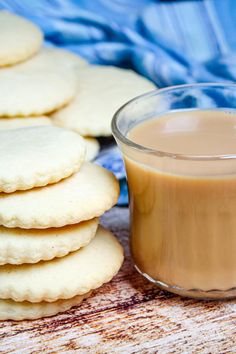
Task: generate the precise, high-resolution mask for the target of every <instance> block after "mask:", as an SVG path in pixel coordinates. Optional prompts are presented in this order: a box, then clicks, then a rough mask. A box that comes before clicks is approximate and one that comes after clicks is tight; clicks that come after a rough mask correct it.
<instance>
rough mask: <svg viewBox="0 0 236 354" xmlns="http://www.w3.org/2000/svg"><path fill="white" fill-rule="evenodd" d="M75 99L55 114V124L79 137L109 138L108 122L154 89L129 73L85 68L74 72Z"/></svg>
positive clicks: (112, 68) (151, 84) (147, 81)
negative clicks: (76, 81)
mask: <svg viewBox="0 0 236 354" xmlns="http://www.w3.org/2000/svg"><path fill="white" fill-rule="evenodd" d="M77 77H78V90H77V95H76V98H75V99H74V100H73V101H72V102H71V103H70V104H69V105H68V106H66V107H64V108H62V109H61V110H59V111H57V112H55V113H54V114H53V115H52V117H53V118H54V122H55V124H57V125H59V126H62V127H65V128H68V129H71V130H75V131H77V132H78V133H80V134H81V135H88V136H109V135H111V120H112V117H113V115H114V113H115V112H116V110H117V109H118V108H120V107H121V106H122V105H123V104H124V103H126V102H127V101H129V100H130V99H131V98H134V97H135V96H138V95H140V94H143V93H145V92H147V91H150V90H153V89H155V85H154V84H153V83H152V82H151V81H149V80H147V79H145V78H144V77H142V76H140V75H138V74H136V73H135V72H134V71H132V70H125V69H120V68H117V67H112V66H88V67H84V68H83V70H78V74H77Z"/></svg>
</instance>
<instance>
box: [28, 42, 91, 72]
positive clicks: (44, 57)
mask: <svg viewBox="0 0 236 354" xmlns="http://www.w3.org/2000/svg"><path fill="white" fill-rule="evenodd" d="M22 64H23V63H22ZM87 65H88V63H87V61H86V60H85V59H83V58H81V57H80V56H78V55H77V54H74V53H72V52H70V51H68V50H64V49H61V48H57V47H43V48H42V49H41V50H40V51H39V52H38V53H37V55H34V56H33V57H32V58H31V59H30V60H28V62H27V67H31V66H32V67H33V68H36V67H38V68H41V69H42V68H45V67H46V68H49V67H51V68H52V70H54V69H55V66H56V67H57V68H61V70H64V69H66V70H71V69H72V70H77V69H80V68H81V67H84V66H87Z"/></svg>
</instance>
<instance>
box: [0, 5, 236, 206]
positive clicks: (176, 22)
mask: <svg viewBox="0 0 236 354" xmlns="http://www.w3.org/2000/svg"><path fill="white" fill-rule="evenodd" d="M0 9H8V10H10V11H13V12H16V13H18V14H20V15H23V16H25V17H28V18H29V19H31V20H33V21H34V22H35V23H37V24H38V25H39V26H40V27H41V28H42V29H43V31H44V33H45V38H46V42H47V43H49V44H53V45H57V46H60V47H63V48H66V49H69V50H72V51H74V52H76V53H78V54H80V55H82V56H84V57H85V58H87V59H88V60H89V61H90V62H91V63H96V64H105V65H107V64H109V65H117V66H121V67H129V68H130V67H131V68H133V69H134V70H136V71H137V72H139V73H140V74H142V75H144V76H146V77H148V78H149V79H151V80H153V81H154V82H155V83H156V84H157V85H158V86H159V87H164V86H169V85H176V84H182V83H193V82H210V81H211V82H235V80H236V35H235V34H236V0H189V1H178V0H175V1H171V0H169V1H168V0H166V1H163V0H162V1H161V0H159V1H158V0H2V1H1V2H0ZM99 163H101V164H103V165H105V166H106V167H108V168H110V169H112V170H113V171H115V173H116V174H117V176H118V177H119V178H120V179H121V181H122V182H121V186H124V187H123V188H126V187H125V184H124V180H122V179H124V169H123V165H122V162H121V159H120V156H119V154H118V152H117V149H114V148H112V149H107V151H105V152H103V153H102V156H100V158H99ZM125 202H127V192H126V189H123V194H122V196H121V199H120V203H125Z"/></svg>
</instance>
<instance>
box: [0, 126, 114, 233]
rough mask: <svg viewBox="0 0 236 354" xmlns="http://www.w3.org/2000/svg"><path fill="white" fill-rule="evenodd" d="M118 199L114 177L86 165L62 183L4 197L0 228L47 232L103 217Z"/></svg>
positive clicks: (90, 165) (0, 204) (92, 165)
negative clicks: (54, 228) (47, 229)
mask: <svg viewBox="0 0 236 354" xmlns="http://www.w3.org/2000/svg"><path fill="white" fill-rule="evenodd" d="M28 129H29V128H28ZM118 196H119V184H118V181H117V180H116V178H115V177H114V175H113V174H112V173H111V172H109V171H108V170H106V169H104V168H102V167H100V166H97V165H95V164H92V163H89V162H85V163H84V164H83V165H82V166H81V168H80V170H79V172H77V173H75V174H74V175H72V176H71V177H69V178H66V179H64V180H62V181H60V182H59V183H56V184H50V185H48V186H46V187H43V188H34V189H31V190H28V191H24V192H15V193H11V194H1V196H0V198H1V203H0V225H4V226H6V227H21V228H25V229H31V228H38V229H44V228H48V227H61V226H64V225H69V224H76V223H79V222H81V221H85V220H90V219H92V218H94V217H97V216H100V215H102V214H103V213H104V212H105V211H106V210H109V209H110V208H111V207H112V206H113V205H114V204H115V203H116V202H117V199H118Z"/></svg>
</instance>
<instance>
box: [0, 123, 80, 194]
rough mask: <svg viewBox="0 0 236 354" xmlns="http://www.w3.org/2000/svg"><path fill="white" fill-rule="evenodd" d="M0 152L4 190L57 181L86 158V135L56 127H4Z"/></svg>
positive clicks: (1, 189)
mask: <svg viewBox="0 0 236 354" xmlns="http://www.w3.org/2000/svg"><path fill="white" fill-rule="evenodd" d="M0 151H1V154H0V166H1V168H0V192H5V193H12V192H14V191H16V190H26V189H30V188H33V187H36V186H37V187H39V186H45V185H47V184H49V183H55V182H58V181H60V180H61V179H62V178H66V177H68V176H70V175H71V174H73V173H74V172H76V171H78V170H79V168H80V166H81V164H82V162H83V161H84V157H85V146H84V141H83V138H82V137H80V136H79V135H78V134H76V133H74V132H71V131H68V130H65V129H61V128H58V127H55V126H41V127H29V128H24V129H13V130H1V131H0ZM1 198H3V199H4V196H3V197H1Z"/></svg>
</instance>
